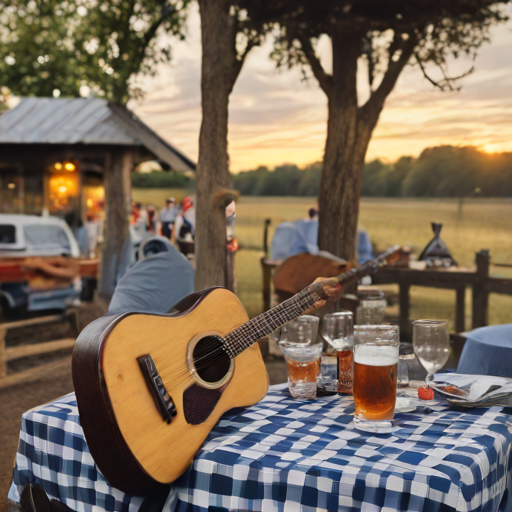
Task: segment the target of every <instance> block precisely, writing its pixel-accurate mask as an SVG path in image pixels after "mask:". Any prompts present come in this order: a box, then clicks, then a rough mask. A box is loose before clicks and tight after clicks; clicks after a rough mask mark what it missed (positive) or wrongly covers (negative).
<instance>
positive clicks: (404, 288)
mask: <svg viewBox="0 0 512 512" xmlns="http://www.w3.org/2000/svg"><path fill="white" fill-rule="evenodd" d="M399 286H400V321H399V324H400V336H401V338H402V341H410V340H411V338H412V335H411V324H410V321H409V313H410V298H409V289H410V285H409V284H406V283H400V285H399Z"/></svg>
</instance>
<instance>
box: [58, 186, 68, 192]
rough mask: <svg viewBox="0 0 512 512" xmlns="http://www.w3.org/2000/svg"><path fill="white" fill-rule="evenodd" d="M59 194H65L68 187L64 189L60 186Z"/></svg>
mask: <svg viewBox="0 0 512 512" xmlns="http://www.w3.org/2000/svg"><path fill="white" fill-rule="evenodd" d="M58 190H59V192H60V193H61V194H64V193H65V192H67V191H68V187H66V186H65V185H61V186H60V187H59V188H58Z"/></svg>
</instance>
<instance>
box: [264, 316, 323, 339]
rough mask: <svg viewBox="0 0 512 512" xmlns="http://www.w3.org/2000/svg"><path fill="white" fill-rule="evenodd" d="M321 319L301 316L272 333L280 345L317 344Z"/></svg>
mask: <svg viewBox="0 0 512 512" xmlns="http://www.w3.org/2000/svg"><path fill="white" fill-rule="evenodd" d="M319 322H320V318H318V317H317V316H313V315H301V316H299V317H297V318H295V319H294V320H291V321H290V322H288V323H286V324H284V325H283V326H282V327H280V328H279V329H277V330H276V331H274V332H273V333H272V335H273V337H274V339H276V338H277V341H278V343H281V342H282V343H300V344H305V345H308V344H313V343H316V338H317V335H318V324H319Z"/></svg>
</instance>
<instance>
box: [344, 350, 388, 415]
mask: <svg viewBox="0 0 512 512" xmlns="http://www.w3.org/2000/svg"><path fill="white" fill-rule="evenodd" d="M397 368H398V349H397V347H394V346H381V347H379V346H375V345H361V346H358V347H356V350H355V351H354V383H353V390H354V402H355V407H356V410H355V415H356V417H359V418H362V419H366V420H369V421H383V420H392V419H393V414H394V412H395V402H396V387H397V384H396V376H397Z"/></svg>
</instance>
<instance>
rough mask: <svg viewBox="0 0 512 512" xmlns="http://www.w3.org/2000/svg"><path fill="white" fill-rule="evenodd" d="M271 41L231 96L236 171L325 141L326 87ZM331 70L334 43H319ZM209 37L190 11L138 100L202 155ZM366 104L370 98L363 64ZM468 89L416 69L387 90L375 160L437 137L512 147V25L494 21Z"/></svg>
mask: <svg viewBox="0 0 512 512" xmlns="http://www.w3.org/2000/svg"><path fill="white" fill-rule="evenodd" d="M271 48H272V47H271V44H270V42H268V43H267V44H266V45H264V46H263V47H261V48H256V49H254V50H252V51H251V53H250V54H249V56H248V58H247V60H246V62H245V64H244V67H243V69H242V72H241V74H240V76H239V78H238V81H237V83H236V85H235V88H234V91H233V93H232V95H231V100H230V110H229V152H230V157H231V170H232V171H233V172H238V171H241V170H246V169H252V168H255V167H256V166H258V165H267V166H269V167H273V166H275V165H279V164H282V163H285V162H289V163H296V164H298V165H305V164H308V163H311V162H314V161H317V160H321V158H322V155H323V149H324V144H325V134H326V120H327V108H326V97H325V94H324V93H323V92H322V91H321V90H320V88H319V87H318V85H317V82H316V80H315V79H314V78H313V77H312V78H311V80H309V81H308V82H304V81H302V75H301V73H300V71H299V70H297V69H295V70H276V68H275V64H274V63H273V62H272V61H271V60H270V59H269V57H268V56H269V53H270V51H271ZM319 53H320V56H321V58H322V62H323V63H324V64H325V67H326V68H327V69H328V66H329V60H330V59H329V54H330V45H329V41H328V40H327V39H325V40H322V41H321V42H320V46H319ZM200 65H201V41H200V26H199V15H198V13H197V12H196V11H194V12H192V14H191V16H190V20H189V27H188V37H187V40H186V41H183V42H178V41H176V42H174V43H173V61H172V63H171V64H167V65H165V66H162V67H161V69H160V70H159V73H158V75H157V76H156V77H154V78H151V79H148V80H146V81H145V84H144V88H145V90H146V91H147V94H146V96H145V98H144V100H143V101H142V102H138V103H135V102H132V103H131V104H130V107H131V108H132V109H133V110H134V111H135V112H136V113H137V114H138V115H139V116H140V117H141V118H142V119H143V120H144V121H145V122H146V123H148V124H149V125H150V126H151V127H152V128H153V129H155V130H156V131H158V132H159V133H160V134H161V135H162V136H163V137H165V138H166V139H167V140H168V141H170V142H171V143H172V144H174V145H176V146H177V147H178V148H179V149H181V150H182V151H183V152H185V153H186V154H187V155H188V156H190V157H191V158H193V159H197V153H198V137H199V127H200V123H201V108H200V104H201V95H200ZM469 67H471V61H470V60H469V59H459V61H457V62H454V63H453V65H452V66H451V70H453V74H459V73H460V72H462V71H463V70H465V69H468V68H469ZM361 73H362V76H361V80H360V82H361V87H360V88H359V89H360V91H359V93H360V101H364V99H365V95H366V94H367V87H365V86H364V79H363V78H364V73H365V71H364V69H363V70H361ZM461 85H462V90H461V91H460V92H440V91H439V90H437V89H435V88H434V87H433V86H432V85H431V84H430V83H429V82H428V81H427V80H425V79H424V78H423V76H422V75H421V72H420V71H419V70H418V69H417V68H414V67H408V68H406V69H405V70H404V72H403V73H402V75H401V77H400V79H399V81H398V84H397V86H396V87H395V89H394V91H393V92H392V93H391V95H390V96H389V97H388V99H387V102H386V106H385V108H384V111H383V113H382V114H381V117H380V121H379V124H378V126H377V129H376V130H375V132H374V134H373V139H372V142H371V143H370V148H369V151H368V155H367V159H368V160H371V159H373V158H376V157H379V158H382V159H385V160H387V161H394V160H395V159H397V158H398V157H400V156H402V155H413V156H417V155H418V154H419V153H420V152H421V151H422V150H423V149H424V148H425V147H429V146H434V145H439V144H453V145H475V146H478V147H480V148H481V149H483V150H485V151H487V152H500V151H512V22H508V23H507V24H506V25H503V26H499V27H495V28H494V29H493V30H492V32H491V43H490V44H486V45H485V46H483V47H482V48H481V49H480V51H479V55H478V58H477V59H476V62H475V72H474V73H473V74H472V75H470V76H468V77H466V78H464V79H463V80H462V81H461Z"/></svg>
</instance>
